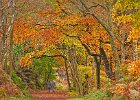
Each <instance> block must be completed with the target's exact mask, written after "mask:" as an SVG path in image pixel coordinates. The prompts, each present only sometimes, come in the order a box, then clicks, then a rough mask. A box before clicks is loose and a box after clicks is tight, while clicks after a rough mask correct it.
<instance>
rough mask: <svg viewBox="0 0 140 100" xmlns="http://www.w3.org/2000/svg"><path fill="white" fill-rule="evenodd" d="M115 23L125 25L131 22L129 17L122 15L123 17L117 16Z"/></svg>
mask: <svg viewBox="0 0 140 100" xmlns="http://www.w3.org/2000/svg"><path fill="white" fill-rule="evenodd" d="M116 20H117V22H118V23H119V24H120V23H126V22H132V17H131V15H124V16H118V17H117V18H116Z"/></svg>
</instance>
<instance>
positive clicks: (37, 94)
mask: <svg viewBox="0 0 140 100" xmlns="http://www.w3.org/2000/svg"><path fill="white" fill-rule="evenodd" d="M30 95H31V98H32V100H67V99H68V98H69V97H68V91H65V90H55V91H51V92H49V91H47V90H31V91H30Z"/></svg>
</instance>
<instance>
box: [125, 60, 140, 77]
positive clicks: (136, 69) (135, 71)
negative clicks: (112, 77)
mask: <svg viewBox="0 0 140 100" xmlns="http://www.w3.org/2000/svg"><path fill="white" fill-rule="evenodd" d="M127 70H128V72H129V75H131V76H133V77H139V75H140V60H138V61H134V62H132V63H130V64H129V66H128V68H127Z"/></svg>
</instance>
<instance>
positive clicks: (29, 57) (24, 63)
mask: <svg viewBox="0 0 140 100" xmlns="http://www.w3.org/2000/svg"><path fill="white" fill-rule="evenodd" d="M33 57H34V52H31V53H27V54H26V55H25V56H24V57H22V58H21V59H20V61H19V62H20V65H21V67H26V66H28V65H30V64H31V63H32V58H33Z"/></svg>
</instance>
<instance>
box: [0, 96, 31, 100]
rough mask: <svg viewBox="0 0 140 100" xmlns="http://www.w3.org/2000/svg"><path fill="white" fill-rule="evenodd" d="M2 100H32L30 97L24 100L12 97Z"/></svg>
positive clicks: (2, 99)
mask: <svg viewBox="0 0 140 100" xmlns="http://www.w3.org/2000/svg"><path fill="white" fill-rule="evenodd" d="M0 100H31V98H30V97H24V99H22V98H20V97H10V98H1V99H0Z"/></svg>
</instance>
